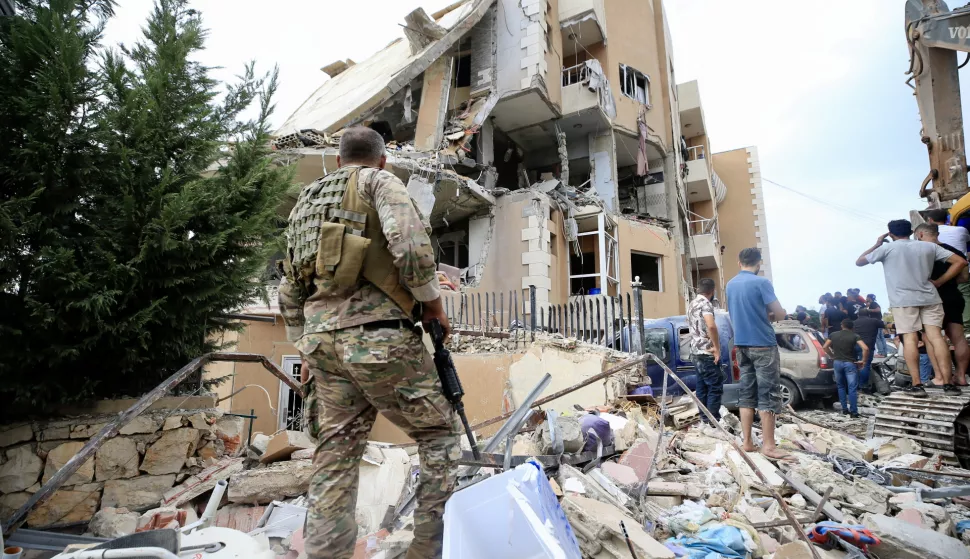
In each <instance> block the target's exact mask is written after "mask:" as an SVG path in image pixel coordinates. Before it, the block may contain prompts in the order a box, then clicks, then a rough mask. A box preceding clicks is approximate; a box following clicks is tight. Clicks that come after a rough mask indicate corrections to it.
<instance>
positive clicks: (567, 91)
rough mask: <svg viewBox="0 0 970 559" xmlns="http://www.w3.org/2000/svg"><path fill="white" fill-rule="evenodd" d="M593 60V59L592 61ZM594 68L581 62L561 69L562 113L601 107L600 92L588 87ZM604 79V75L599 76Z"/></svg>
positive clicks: (564, 114) (567, 113)
mask: <svg viewBox="0 0 970 559" xmlns="http://www.w3.org/2000/svg"><path fill="white" fill-rule="evenodd" d="M594 62H595V61H594ZM595 72H596V71H595V69H594V68H592V69H591V68H590V65H588V64H587V63H585V62H583V63H581V64H577V65H575V66H571V67H569V68H563V71H562V114H563V116H566V115H571V114H575V113H579V112H583V111H587V110H589V109H595V108H601V107H602V105H601V103H600V93H599V91H596V90H591V89H590V88H589V83H590V78H591V77H593V75H594V74H595ZM600 77H601V79H603V80H605V79H606V76H600Z"/></svg>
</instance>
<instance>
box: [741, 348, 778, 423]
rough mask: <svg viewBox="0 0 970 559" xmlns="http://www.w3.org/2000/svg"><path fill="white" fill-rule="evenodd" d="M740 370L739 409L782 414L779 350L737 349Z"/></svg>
mask: <svg viewBox="0 0 970 559" xmlns="http://www.w3.org/2000/svg"><path fill="white" fill-rule="evenodd" d="M736 347H737V356H738V368H739V369H741V395H740V397H739V398H738V407H739V408H748V409H756V410H758V411H766V412H772V413H781V411H782V403H781V390H779V388H778V387H779V386H780V385H781V356H780V355H779V354H778V346H771V347H750V346H736Z"/></svg>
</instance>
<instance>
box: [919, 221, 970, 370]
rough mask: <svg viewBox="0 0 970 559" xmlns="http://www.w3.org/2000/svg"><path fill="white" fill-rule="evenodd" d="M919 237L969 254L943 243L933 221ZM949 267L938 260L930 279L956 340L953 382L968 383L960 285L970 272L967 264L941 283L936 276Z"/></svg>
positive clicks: (969, 359) (969, 352) (969, 357)
mask: <svg viewBox="0 0 970 559" xmlns="http://www.w3.org/2000/svg"><path fill="white" fill-rule="evenodd" d="M916 238H917V239H919V240H921V241H924V242H927V243H935V244H938V245H940V246H941V247H943V248H945V249H946V250H948V251H950V252H952V253H953V254H957V255H959V256H960V257H961V258H966V257H967V256H966V254H964V253H963V252H961V251H959V250H957V249H956V248H954V247H952V246H950V245H948V244H946V243H941V242H940V233H939V228H938V227H937V226H936V225H934V224H932V223H924V224H922V225H920V226H919V227H917V228H916ZM949 268H950V265H949V264H947V263H946V262H934V263H933V273H932V274H930V281H932V282H933V285H935V286H936V291H937V292H938V293H939V294H940V299H942V300H943V329H944V330H945V331H946V335H947V337H948V338H950V343H951V344H953V356H954V357H955V358H956V359H955V360H954V365H956V375H955V379H954V381H953V384H956V385H957V386H966V385H967V366H968V365H970V344H968V343H967V338H966V337H965V334H964V330H963V308H964V305H965V303H964V300H963V294H962V293H960V289H959V288H958V287H957V286H958V285H959V284H960V283H962V282H965V281H966V280H967V273H968V272H967V268H964V270H963V272H961V274H960V275H959V276H957V277H956V278H954V279H952V280H950V281H948V282H946V283H944V284H938V282H937V281H936V279H937V278H939V277H941V276H942V275H943V274H945V273H946V271H947V270H948V269H949ZM935 373H936V374H935V376H934V378H935V379H939V378H942V376H943V375H942V374H941V373H942V371H935Z"/></svg>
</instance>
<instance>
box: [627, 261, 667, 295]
mask: <svg viewBox="0 0 970 559" xmlns="http://www.w3.org/2000/svg"><path fill="white" fill-rule="evenodd" d="M661 260H662V257H660V256H655V255H653V254H647V253H644V252H636V251H631V252H630V276H631V277H630V280H631V281H632V280H634V279H635V278H636V277H637V276H639V277H640V283H642V284H643V289H645V290H647V291H663V282H662V281H661V278H662V271H663V269H662V264H661Z"/></svg>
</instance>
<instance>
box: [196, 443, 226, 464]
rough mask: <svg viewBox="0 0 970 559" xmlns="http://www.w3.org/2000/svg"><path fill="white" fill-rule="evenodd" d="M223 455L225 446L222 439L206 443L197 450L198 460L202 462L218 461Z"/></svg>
mask: <svg viewBox="0 0 970 559" xmlns="http://www.w3.org/2000/svg"><path fill="white" fill-rule="evenodd" d="M225 455H226V445H225V443H224V442H222V439H215V440H213V441H206V443H205V444H204V445H202V446H201V447H200V448H199V458H201V459H202V460H208V459H212V460H219V459H221V458H222V457H223V456H225Z"/></svg>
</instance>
